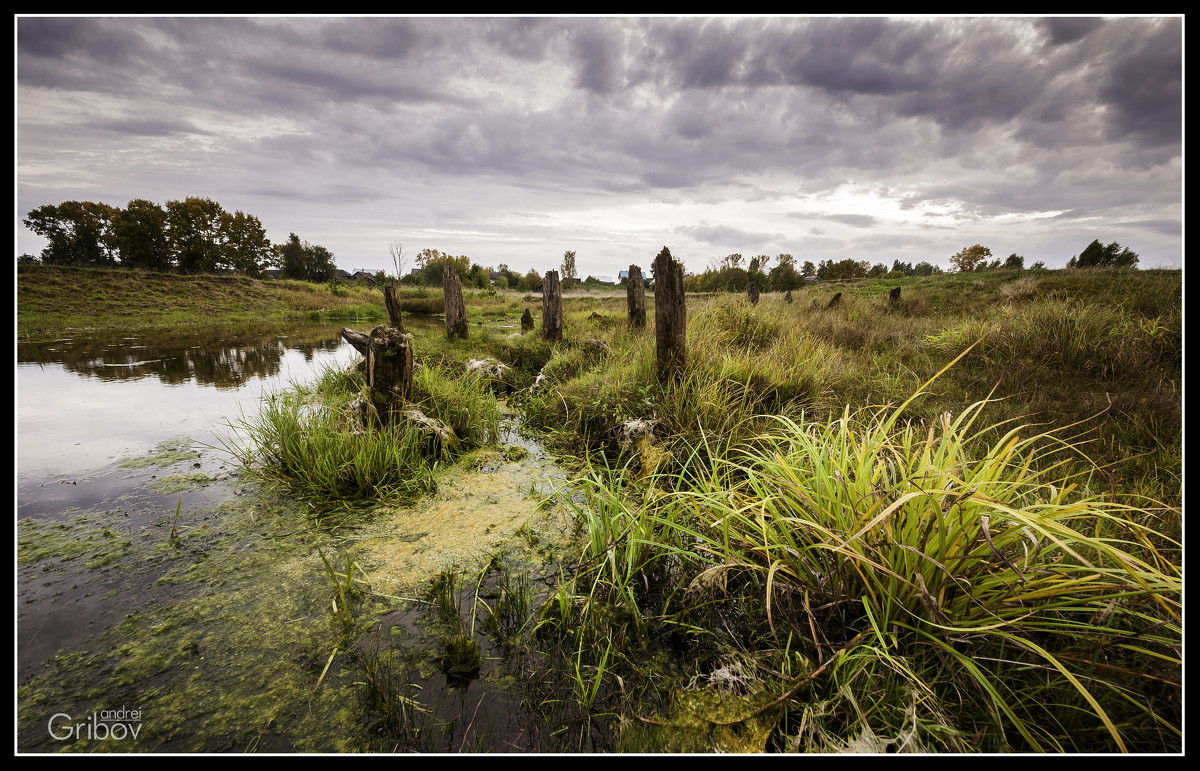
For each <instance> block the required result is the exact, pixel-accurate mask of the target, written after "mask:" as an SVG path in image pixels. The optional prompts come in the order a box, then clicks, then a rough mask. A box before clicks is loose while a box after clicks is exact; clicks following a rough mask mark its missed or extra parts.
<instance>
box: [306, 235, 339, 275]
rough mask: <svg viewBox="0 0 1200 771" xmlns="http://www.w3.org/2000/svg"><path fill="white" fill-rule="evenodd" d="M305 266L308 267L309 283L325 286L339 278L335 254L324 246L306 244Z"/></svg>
mask: <svg viewBox="0 0 1200 771" xmlns="http://www.w3.org/2000/svg"><path fill="white" fill-rule="evenodd" d="M304 264H305V266H306V267H307V270H308V275H309V281H315V282H317V283H319V284H323V283H325V282H326V281H332V280H333V279H334V278H336V277H337V263H336V262H335V261H334V258H333V252H331V251H329V250H328V249H326V248H325V247H324V246H319V245H317V244H310V243H308V242H307V241H305V242H304Z"/></svg>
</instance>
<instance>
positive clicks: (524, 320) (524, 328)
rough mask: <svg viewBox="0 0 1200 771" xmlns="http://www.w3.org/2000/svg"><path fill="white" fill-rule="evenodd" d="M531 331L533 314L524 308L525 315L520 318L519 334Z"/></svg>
mask: <svg viewBox="0 0 1200 771" xmlns="http://www.w3.org/2000/svg"><path fill="white" fill-rule="evenodd" d="M531 329H533V314H532V313H530V312H529V309H528V308H526V309H525V313H524V314H522V316H521V334H525V333H526V332H528V331H529V330H531Z"/></svg>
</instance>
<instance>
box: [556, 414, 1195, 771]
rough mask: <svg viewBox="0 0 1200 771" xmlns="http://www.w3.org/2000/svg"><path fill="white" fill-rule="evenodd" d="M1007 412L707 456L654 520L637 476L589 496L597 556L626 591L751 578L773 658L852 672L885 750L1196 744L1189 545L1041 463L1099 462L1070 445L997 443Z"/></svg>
mask: <svg viewBox="0 0 1200 771" xmlns="http://www.w3.org/2000/svg"><path fill="white" fill-rule="evenodd" d="M914 398H915V397H914ZM987 405H988V402H987V401H986V400H985V401H981V402H978V403H976V404H974V405H971V406H970V407H968V408H966V409H964V410H963V411H961V412H960V413H959V414H958V415H957V416H953V415H950V414H945V415H943V416H941V417H940V418H939V420H937V421H936V422H935V423H933V424H928V425H922V424H921V423H920V422H919V421H918V422H915V423H914V422H912V421H905V420H902V416H903V409H904V406H906V405H902V406H901V407H900V408H892V409H874V410H865V411H856V412H852V411H850V410H848V409H847V410H846V411H844V412H843V414H842V416H841V417H840V418H839V419H836V420H833V421H807V420H793V419H790V418H786V417H776V418H774V419H773V422H774V424H775V425H774V426H773V427H772V428H770V429H768V430H767V431H765V432H764V434H763V435H762V436H760V437H758V440H757V441H754V442H750V443H747V444H745V445H743V446H740V447H725V448H724V449H723V451H722V452H720V453H705V454H700V453H696V454H693V455H692V456H690V458H691V459H690V462H689V465H690V467H689V468H686V469H684V475H685V476H686V478H687V480H688V485H687V486H686V487H682V488H681V487H680V486H679V485H678V475H677V474H672V475H671V476H670V478H666V477H655V478H652V479H651V480H650V482H649V487H650V489H651V490H654V489H664V488H665V489H667V490H673V492H662V493H660V494H657V495H653V494H651V495H648V496H645V497H643V498H642V499H641V501H640V502H638V498H637V496H634V495H631V494H630V492H629V491H628V490H622V489H621V488H622V487H623V486H624V484H625V480H624V479H623V478H621V477H620V476H619V475H618V476H610V477H609V480H610V481H609V483H608V484H607V485H605V484H603V483H601V482H599V481H598V480H597V479H596V478H595V477H594V476H593V477H585V478H583V479H581V480H580V483H579V485H578V488H577V489H579V490H581V491H582V492H583V493H584V499H585V501H586V503H587V506H586V507H578V511H579V514H580V516H581V517H582V518H583V519H584V520H585V522H586V525H585V527H586V530H587V532H588V533H589V539H588V547H587V550H586V552H585V554H586V555H588V558H589V564H594V565H595V566H596V569H597V570H598V571H599V572H598V573H597V581H600V580H603V582H604V584H605V585H608V586H611V587H613V589H612V590H606V591H614V592H616V593H620V592H627V591H628V587H629V586H630V585H633V584H635V583H636V580H635V579H636V577H637V575H638V574H639V572H640V573H641V574H642V575H645V571H646V568H647V567H649V566H652V565H654V564H655V563H656V562H661V561H674V562H676V563H677V564H678V565H679V566H680V567H679V568H678V570H679V573H677V574H676V576H675V578H676V580H678V579H679V577H680V576H683V577H684V578H686V580H687V584H688V587H689V590H690V591H692V592H696V593H697V596H702V595H705V594H706V593H711V592H714V591H720V590H721V589H720V588H721V587H727V586H728V582H729V581H731V580H736V581H740V582H744V581H745V579H746V577H747V576H750V577H751V578H752V579H753V583H754V584H755V585H757V586H760V587H761V591H762V594H761V598H760V601H759V607H760V608H761V611H762V612H763V613H764V614H765V618H766V622H767V629H768V631H767V632H766V633H764V635H765V636H763V637H762V638H760V639H757V640H754V641H753V642H752V644H753V645H757V646H759V647H760V648H762V649H770V648H773V647H777V646H779V645H781V644H782V642H783V641H784V640H789V641H794V640H807V642H806V643H803V644H802V647H803V648H804V649H805V651H806V653H807V655H809V656H810V657H811V658H812V659H813V660H826V659H829V658H830V656H831V655H832V654H835V652H836V656H835V658H836V664H837V666H835V667H834V668H833V670H832V675H833V676H832V679H831V682H832V683H836V687H833V690H832V691H831V692H830V695H829V696H828V697H827V698H829V699H833V700H834V701H838V702H839V703H840V704H841V708H840V709H835V710H833V712H832V713H831V714H834V715H838V720H846V719H847V714H846V711H845V710H846V708H847V705H850V704H853V705H854V706H853V710H852V711H851V714H850V718H851V721H850V722H851V723H852V724H854V725H857V726H858V730H869V731H871V732H872V734H873V735H878V736H891V737H896V736H900V735H902V734H903V733H904V732H905V731H910V732H916V734H919V735H920V737H919V738H920V740H921V741H922V742H923V743H924V744H925V745H926V746H943V747H946V748H952V747H954V746H962V745H961V742H962V740H963V739H964V738H965V737H968V736H971V735H972V734H973V735H974V738H973V739H972V740H971V742H970V746H971V747H972V748H974V749H987V750H992V751H1010V750H1032V751H1045V750H1056V751H1064V750H1065V751H1079V750H1095V749H1099V748H1103V749H1104V750H1122V751H1123V750H1127V749H1130V748H1133V749H1142V750H1146V749H1151V750H1155V751H1157V750H1162V749H1165V748H1167V747H1170V746H1173V745H1175V744H1176V743H1177V742H1178V736H1179V731H1180V725H1181V723H1180V722H1179V718H1180V715H1179V713H1178V695H1179V693H1178V686H1179V684H1178V681H1177V679H1176V678H1177V676H1178V668H1179V667H1180V666H1181V664H1182V659H1181V630H1182V626H1181V616H1182V605H1181V595H1182V575H1181V570H1180V568H1179V566H1178V563H1177V562H1176V561H1175V560H1174V559H1173V558H1172V553H1173V550H1176V549H1178V547H1179V544H1178V543H1172V542H1170V541H1167V542H1165V543H1164V542H1163V539H1162V534H1161V533H1159V532H1156V531H1155V530H1154V529H1153V528H1152V527H1151V526H1150V525H1149V524H1148V522H1147V519H1146V515H1147V514H1148V511H1149V510H1147V509H1145V508H1137V507H1134V506H1131V505H1128V504H1126V503H1121V502H1116V501H1112V500H1109V499H1106V498H1103V497H1098V496H1095V495H1086V494H1082V495H1081V494H1079V492H1078V489H1077V488H1078V487H1079V486H1078V484H1077V482H1078V480H1077V479H1074V478H1073V477H1072V475H1071V473H1070V471H1069V468H1068V467H1067V466H1066V465H1062V464H1060V465H1051V466H1049V467H1047V466H1044V465H1043V464H1041V463H1039V459H1040V458H1041V457H1042V456H1044V455H1045V453H1047V452H1048V451H1050V450H1055V451H1059V450H1062V449H1064V448H1065V449H1067V450H1069V451H1071V452H1075V453H1081V452H1082V451H1081V450H1079V448H1076V447H1072V446H1071V445H1070V443H1069V441H1068V440H1065V439H1063V438H1061V437H1060V436H1059V434H1060V433H1061V432H1056V431H1047V430H1043V429H1041V428H1038V427H1033V426H1018V425H1012V424H1010V425H1007V426H995V425H987V426H984V425H980V424H979V421H980V417H981V415H982V413H983V412H984V410H985V408H986V407H987ZM997 433H998V434H999V437H998V438H997V439H995V440H992V439H990V438H989V437H990V436H993V435H996V434H997ZM1160 508H1161V506H1160ZM652 574H653V573H652V572H651V575H652ZM593 594H595V592H593ZM692 602H696V600H694V599H693V600H690V601H689V600H684V601H683V609H682V610H681V611H680V613H681V614H682V616H688V615H689V613H690V611H689V610H688V606H689V604H690V603H692ZM852 638H853V639H852ZM848 640H849V641H850V642H847V641H848ZM743 642H744V641H743ZM845 689H849V690H845ZM1147 693H1155V694H1156V696H1155V697H1149V698H1148V697H1147V696H1146V694H1147ZM901 697H903V698H901ZM910 697H911V698H910ZM897 699H900V702H899V703H907V702H908V701H910V700H911V701H912V703H913V705H915V706H914V709H916V710H917V714H916V715H912V714H910V713H909V712H908V711H907V710H900V711H897V710H896V709H893V708H892V707H894V706H895V703H896V700H897ZM889 703H891V705H892V706H889ZM951 705H954V706H953V708H951ZM792 708H794V709H795V710H800V711H803V710H805V709H806V707H805V706H804V703H803V702H801V701H796V702H794V703H793V704H792ZM811 717H812V715H810V718H811ZM910 719H911V720H912V721H913V722H912V724H911V725H909V724H908V723H907V722H906V721H909V720H910ZM827 727H828V726H827ZM831 730H832V728H831ZM834 733H835V734H837V735H839V736H842V737H843V738H844V737H845V736H846V726H845V725H842V726H841V728H840V729H838V730H835V731H834ZM948 737H949V738H948Z"/></svg>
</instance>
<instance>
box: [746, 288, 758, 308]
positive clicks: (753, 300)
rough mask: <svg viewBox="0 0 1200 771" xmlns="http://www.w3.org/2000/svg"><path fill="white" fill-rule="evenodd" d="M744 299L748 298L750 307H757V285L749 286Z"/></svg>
mask: <svg viewBox="0 0 1200 771" xmlns="http://www.w3.org/2000/svg"><path fill="white" fill-rule="evenodd" d="M746 297H748V298H750V304H751V305H758V284H751V285H750V286H749V287H747V289H746Z"/></svg>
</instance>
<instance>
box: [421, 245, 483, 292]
mask: <svg viewBox="0 0 1200 771" xmlns="http://www.w3.org/2000/svg"><path fill="white" fill-rule="evenodd" d="M447 263H449V264H450V265H452V266H453V267H454V270H455V272H456V273H458V279H459V281H461V282H463V283H464V284H467V283H469V281H468V276H470V274H471V260H470V258H469V257H467V256H466V255H465V254H460V255H459V256H458V257H454V256H451V255H450V254H447V253H446V252H440V251H438V250H437V249H429V248H426V249H422V250H421V252H420V253H419V254H418V255H417V265H418V266H419V268H420V271H421V283H422V284H424V285H425V286H441V285H442V276H443V273H444V268H445V266H446V264H447Z"/></svg>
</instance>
